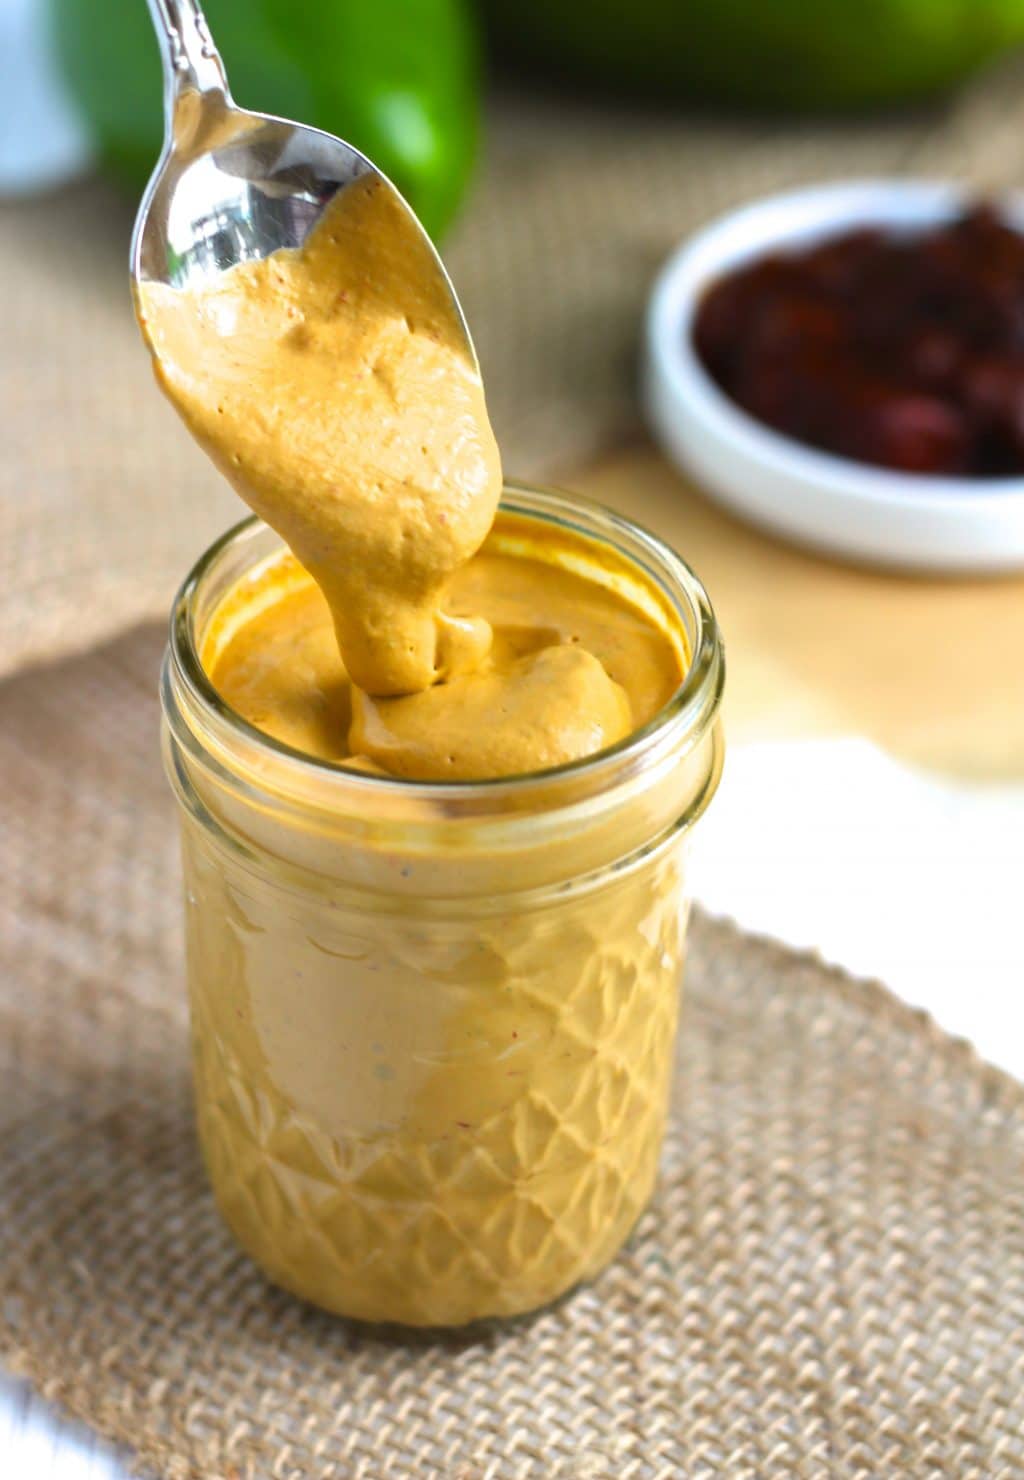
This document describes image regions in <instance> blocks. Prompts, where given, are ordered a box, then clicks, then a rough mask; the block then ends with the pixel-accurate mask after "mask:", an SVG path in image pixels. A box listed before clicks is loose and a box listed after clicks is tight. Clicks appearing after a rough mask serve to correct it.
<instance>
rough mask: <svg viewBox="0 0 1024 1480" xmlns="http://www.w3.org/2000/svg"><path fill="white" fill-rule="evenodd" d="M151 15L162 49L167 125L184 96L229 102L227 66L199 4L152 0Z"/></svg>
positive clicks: (186, 0) (183, 0)
mask: <svg viewBox="0 0 1024 1480" xmlns="http://www.w3.org/2000/svg"><path fill="white" fill-rule="evenodd" d="M149 13H150V15H151V16H152V18H153V26H154V29H155V30H156V37H157V41H158V42H159V45H160V60H161V62H162V63H163V69H164V108H165V112H166V116H167V122H168V124H170V122H171V120H172V118H173V116H174V109H175V105H176V103H177V101H178V98H179V97H180V96H181V94H182V93H184V92H198V93H205V92H219V93H223V94H224V96H225V98H226V97H227V96H228V81H227V76H226V74H225V71H224V63H223V62H222V61H221V59H220V53H219V52H218V51H217V48H216V46H214V44H213V37H212V36H211V35H210V27H209V25H208V23H207V20H206V17H205V15H204V14H203V12H202V8H201V6H200V5H199V0H149Z"/></svg>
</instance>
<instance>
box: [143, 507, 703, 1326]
mask: <svg viewBox="0 0 1024 1480" xmlns="http://www.w3.org/2000/svg"><path fill="white" fill-rule="evenodd" d="M502 507H503V510H505V511H509V512H511V514H512V515H513V516H515V517H514V518H513V519H512V521H511V522H510V523H509V524H508V528H507V529H506V530H505V533H504V535H502V534H501V533H498V534H496V535H492V539H497V540H498V548H501V547H502V541H503V542H504V546H505V548H506V549H507V550H508V551H509V552H513V553H527V552H528V553H530V554H531V555H533V556H534V557H536V556H537V555H538V554H540V555H541V556H542V558H550V559H552V560H555V561H556V562H557V563H561V564H569V565H571V566H572V568H574V569H576V570H577V571H578V572H580V573H583V574H585V575H588V576H589V577H591V578H593V579H595V580H600V581H602V582H604V583H605V584H606V585H609V586H612V587H614V588H615V589H616V590H618V591H619V592H621V593H622V594H625V595H626V596H627V597H628V599H630V600H632V601H633V602H634V603H635V604H636V605H639V606H641V607H642V609H643V610H645V611H646V612H647V614H648V615H649V616H650V617H651V619H652V620H653V621H656V622H657V623H658V624H659V625H660V626H661V627H662V629H663V630H664V631H665V632H666V633H667V634H668V635H669V636H670V637H671V638H672V640H674V641H676V642H677V643H679V644H681V646H682V647H683V648H684V649H685V653H686V655H688V665H687V671H686V677H685V679H684V681H683V683H682V685H681V687H680V688H679V689H678V691H677V692H676V694H675V696H674V697H673V698H672V699H671V700H670V702H669V703H668V704H667V705H666V707H665V708H664V709H663V710H662V711H661V713H660V714H658V715H657V717H656V718H655V719H654V720H652V721H651V723H649V724H647V725H646V726H645V727H644V728H643V729H641V730H639V731H638V732H636V733H634V734H633V735H631V736H629V737H628V738H627V739H626V740H624V741H622V742H620V743H619V744H617V745H615V746H614V747H612V748H611V749H609V750H607V751H604V752H602V753H600V754H598V755H595V756H592V757H590V758H588V759H585V760H582V761H578V762H574V763H572V764H570V765H566V766H563V767H560V768H558V769H556V770H551V771H547V772H540V773H537V774H535V775H529V776H519V777H514V778H512V779H503V780H494V781H486V782H437V783H421V782H411V781H405V780H395V779H391V778H382V777H380V776H376V775H370V774H366V773H360V772H359V771H357V770H353V769H346V768H345V767H344V766H343V765H334V764H330V763H327V762H323V761H319V760H315V759H312V758H310V757H308V756H304V755H302V754H300V753H299V752H297V751H294V750H291V749H289V748H288V747H287V746H285V745H282V744H280V743H278V742H276V741H274V740H272V739H270V738H268V737H267V736H266V735H264V734H262V733H260V732H259V731H257V730H255V729H254V728H252V727H251V726H250V725H248V724H247V723H246V722H245V721H243V720H242V719H241V718H240V717H239V716H238V715H237V714H235V713H233V712H232V711H231V710H229V709H228V708H227V707H226V706H225V705H224V703H223V702H222V701H221V700H220V698H219V697H218V695H217V692H216V691H215V689H214V688H213V686H212V684H211V683H210V681H209V679H208V678H207V676H206V673H205V671H204V668H203V664H202V661H201V657H200V655H201V653H202V652H203V651H204V643H205V642H206V641H207V639H208V636H209V634H210V632H211V630H212V629H211V623H213V622H214V620H215V619H216V616H217V612H218V608H219V607H221V606H222V604H223V602H224V598H225V597H226V595H227V594H228V593H229V592H232V591H235V590H237V588H238V585H239V583H240V582H244V581H247V580H250V581H253V582H254V584H255V582H256V581H257V579H258V576H259V573H260V572H261V570H266V568H267V566H268V564H269V563H270V562H271V561H272V560H273V559H274V558H275V557H276V556H277V555H278V554H279V553H280V550H281V545H280V542H279V540H278V539H277V537H276V536H275V535H274V534H273V533H272V532H271V531H270V530H269V529H268V528H267V527H266V526H265V525H263V524H261V523H259V522H258V521H256V520H249V521H247V522H246V523H245V524H242V525H240V526H239V527H238V528H237V529H235V530H233V531H231V532H230V533H229V534H227V535H225V536H224V538H223V539H221V540H220V541H219V542H218V543H217V544H216V545H214V546H213V547H212V549H210V550H209V551H208V552H207V554H206V555H204V556H203V558H202V559H201V560H200V561H199V563H198V564H197V565H196V567H195V569H194V570H193V571H192V573H191V575H190V576H189V577H188V579H187V581H186V582H185V584H184V586H183V588H182V590H181V593H180V595H179V597H178V599H177V603H176V605H175V609H174V614H173V619H172V625H171V638H170V644H169V648H168V653H167V657H166V660H165V664H164V670H163V677H162V697H163V706H164V716H165V726H164V737H165V759H166V765H167V770H168V774H169V776H170V779H171V782H172V785H173V787H174V790H175V792H176V795H177V797H178V800H179V802H180V804H181V821H182V830H183V856H184V873H185V898H186V935H187V957H188V977H189V990H190V997H191V1010H192V1041H193V1048H194V1066H195V1088H196V1102H197V1112H198V1124H199V1133H200V1139H201V1143H202V1147H203V1152H204V1156H205V1159H206V1164H207V1167H208V1170H209V1175H210V1180H211V1183H212V1186H213V1190H214V1194H215V1196H216V1199H217V1202H218V1204H219V1207H220V1209H221V1212H222V1214H223V1216H224V1218H225V1220H226V1222H227V1223H228V1225H229V1227H230V1228H231V1229H232V1231H233V1233H234V1234H235V1236H236V1238H237V1239H238V1241H239V1243H240V1244H241V1245H242V1247H243V1248H244V1249H246V1250H247V1251H248V1253H249V1254H250V1255H251V1256H252V1257H253V1258H254V1259H255V1260H256V1261H257V1263H258V1264H259V1265H261V1266H262V1268H263V1269H264V1270H265V1272H266V1273H267V1275H269V1277H270V1278H271V1279H272V1280H273V1281H274V1282H275V1283H277V1284H279V1285H282V1286H284V1287H285V1288H286V1289H288V1290H291V1291H294V1292H295V1293H296V1294H298V1295H300V1296H303V1297H304V1298H305V1299H307V1300H310V1301H313V1302H314V1303H316V1304H318V1305H321V1306H324V1307H326V1308H327V1309H329V1310H332V1311H336V1312H339V1313H341V1314H343V1315H347V1316H353V1317H357V1318H360V1319H363V1320H368V1321H397V1322H403V1323H407V1324H410V1325H457V1324H461V1323H463V1322H467V1321H472V1320H475V1319H477V1318H480V1317H484V1316H507V1315H513V1314H517V1313H519V1312H523V1311H528V1310H532V1309H534V1308H536V1307H539V1306H542V1305H544V1304H546V1303H547V1302H549V1301H551V1300H553V1299H554V1298H555V1297H557V1296H558V1295H560V1294H562V1293H563V1292H564V1291H566V1290H568V1289H569V1288H570V1287H571V1286H573V1285H575V1284H576V1283H577V1282H578V1281H580V1280H585V1279H587V1278H589V1277H590V1276H592V1275H594V1274H596V1273H597V1271H598V1270H600V1269H601V1268H602V1266H603V1265H604V1264H605V1263H607V1261H608V1260H609V1259H610V1258H611V1257H612V1256H613V1255H614V1254H615V1252H616V1250H617V1249H618V1248H619V1247H620V1245H621V1244H622V1242H623V1240H624V1239H625V1238H626V1237H627V1235H628V1234H629V1232H630V1230H631V1229H632V1227H633V1225H634V1224H635V1222H636V1220H637V1218H638V1216H639V1215H640V1213H641V1211H642V1209H643V1208H644V1205H645V1203H646V1202H647V1200H648V1197H649V1195H650V1192H651V1188H652V1185H653V1182H654V1178H655V1174H656V1170H657V1163H658V1155H659V1148H660V1144H661V1139H662V1133H663V1128H664V1120H665V1114H666V1107H667V1102H668V1093H669V1082H670V1077H671V1070H672V1064H673V1059H674V1039H675V1032H676V1020H677V1006H678V996H679V976H680V969H681V962H682V954H683V942H684V933H685V927H686V915H687V909H688V895H687V888H686V877H685V860H686V854H687V847H688V842H689V839H690V835H691V832H692V829H693V824H694V822H695V821H696V819H697V818H698V817H699V816H700V814H701V813H702V812H703V810H704V808H705V807H706V806H707V804H708V801H709V800H710V798H711V796H712V794H713V792H714V790H715V787H716V785H717V783H718V778H719V774H720V771H721V763H722V740H721V731H720V726H719V721H718V710H719V703H720V698H721V692H722V682H723V673H724V668H723V655H722V647H721V642H720V639H719V635H718V630H717V627H716V625H715V620H714V616H713V614H712V611H711V607H710V605H709V603H708V600H707V597H706V595H705V593H704V590H703V588H702V587H701V585H700V583H699V582H698V581H697V579H696V578H695V577H694V575H693V574H692V573H691V572H690V570H689V569H688V568H687V567H686V566H685V565H684V564H683V562H682V561H681V560H679V559H678V557H677V556H676V555H675V554H674V553H673V552H672V551H671V550H670V549H668V547H667V546H665V545H664V544H662V543H661V541H659V540H658V539H656V538H655V537H654V536H653V535H650V534H648V533H646V532H645V531H643V530H641V529H639V528H637V527H636V526H634V525H632V524H631V523H629V522H628V521H626V520H624V519H621V518H619V517H618V516H616V515H614V514H612V513H610V512H608V511H607V510H604V509H601V508H599V507H597V506H595V505H591V504H588V503H585V502H584V501H582V500H579V499H576V498H570V497H566V496H562V495H559V494H555V493H551V492H541V491H539V490H535V489H528V488H524V487H521V486H518V485H510V486H509V487H507V488H506V493H505V498H504V500H503V505H502ZM560 535H562V536H566V537H572V538H571V539H568V538H567V539H566V541H565V542H564V543H560V541H559V536H560ZM581 537H582V541H583V543H582V544H581V543H580V538H581ZM531 538H537V539H538V540H539V543H538V545H537V547H536V548H533V546H532V545H531ZM581 551H582V552H583V553H582V554H581ZM591 556H592V559H591ZM584 566H585V567H586V568H585V569H583V567H584Z"/></svg>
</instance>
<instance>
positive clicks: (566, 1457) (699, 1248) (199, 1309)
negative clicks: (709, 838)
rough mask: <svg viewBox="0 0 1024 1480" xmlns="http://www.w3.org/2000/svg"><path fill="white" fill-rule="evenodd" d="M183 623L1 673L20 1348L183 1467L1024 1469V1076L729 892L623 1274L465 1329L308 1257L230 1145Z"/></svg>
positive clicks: (285, 1479)
mask: <svg viewBox="0 0 1024 1480" xmlns="http://www.w3.org/2000/svg"><path fill="white" fill-rule="evenodd" d="M161 642H162V634H161V632H160V630H159V629H156V628H152V627H145V628H142V629H140V630H137V631H133V632H131V633H128V634H125V635H123V636H122V637H120V638H118V639H117V640H115V641H114V642H112V643H111V644H109V645H107V646H105V647H102V648H100V649H98V650H97V651H95V652H93V653H92V654H90V655H87V656H85V657H77V658H66V659H64V660H62V661H60V662H59V663H55V664H53V665H50V666H46V667H42V668H39V669H37V670H34V671H32V672H30V673H26V674H23V675H21V676H19V677H17V678H15V679H13V680H10V681H9V682H8V683H7V684H6V685H5V686H3V688H2V689H0V774H2V775H3V776H4V778H5V783H6V796H5V807H4V809H3V814H2V816H0V847H2V854H0V856H2V857H3V859H4V872H5V888H4V890H3V892H2V894H0V1015H2V1026H0V1117H2V1119H0V1132H2V1135H0V1333H2V1347H0V1355H2V1359H3V1360H4V1361H6V1362H9V1363H14V1364H15V1365H16V1366H17V1367H18V1368H20V1369H21V1370H23V1371H24V1372H27V1373H28V1374H30V1375H31V1376H32V1377H33V1378H34V1379H35V1381H36V1382H37V1383H38V1384H39V1386H40V1387H41V1388H42V1390H43V1391H44V1392H45V1393H47V1394H49V1395H51V1396H52V1397H54V1398H56V1399H59V1400H61V1401H62V1402H63V1403H64V1404H66V1405H67V1406H68V1407H69V1408H70V1409H71V1410H72V1411H73V1412H75V1413H76V1414H78V1415H80V1416H82V1417H83V1418H85V1419H86V1420H87V1421H89V1422H90V1423H92V1424H93V1425H95V1426H96V1427H97V1428H98V1429H99V1430H101V1431H102V1432H103V1433H104V1434H106V1435H108V1436H110V1437H112V1438H113V1439H116V1440H118V1441H120V1442H122V1443H124V1444H125V1445H127V1446H129V1447H130V1449H131V1450H132V1451H133V1453H134V1454H135V1455H136V1456H137V1459H138V1462H139V1464H140V1465H143V1466H146V1467H148V1469H149V1470H150V1471H151V1472H153V1473H155V1474H157V1475H160V1476H166V1477H170V1480H183V1477H191V1476H197V1477H203V1480H241V1477H259V1480H264V1477H266V1480H300V1477H301V1480H357V1477H358V1480H409V1477H420V1476H422V1477H427V1480H430V1477H444V1480H548V1477H551V1480H585V1477H586V1480H612V1477H615V1480H640V1477H644V1480H647V1477H651V1480H654V1477H658V1480H679V1477H686V1480H710V1477H715V1480H719V1477H727V1480H783V1477H787V1480H788V1477H793V1476H799V1477H802V1480H825V1477H828V1480H836V1477H843V1480H847V1477H849V1480H853V1477H859V1480H877V1477H886V1480H892V1477H903V1476H913V1477H921V1480H925V1477H928V1480H930V1477H935V1480H939V1477H943V1480H947V1477H951V1476H956V1477H959V1480H996V1477H1001V1476H1020V1475H1024V1175H1022V1173H1024V1089H1021V1088H1020V1087H1019V1086H1018V1085H1016V1084H1015V1083H1014V1082H1013V1081H1011V1080H1010V1079H1009V1078H1007V1077H1006V1076H1004V1075H1001V1074H999V1073H998V1072H996V1071H994V1070H992V1069H988V1068H986V1067H984V1066H983V1065H982V1064H981V1063H980V1062H979V1061H978V1060H977V1059H976V1058H975V1057H974V1056H973V1054H972V1052H971V1050H970V1049H968V1048H967V1047H966V1046H965V1045H963V1044H960V1043H955V1042H953V1041H951V1040H950V1039H948V1038H947V1037H945V1036H944V1035H943V1034H942V1033H941V1032H939V1031H938V1030H937V1029H936V1028H935V1027H934V1026H933V1025H932V1024H931V1023H930V1022H929V1021H928V1020H927V1019H926V1018H925V1017H924V1016H923V1015H921V1014H918V1013H914V1012H911V1011H910V1010H909V1009H907V1008H906V1007H904V1006H902V1005H900V1004H899V1003H898V1002H897V1001H896V1000H895V999H893V998H892V997H891V996H889V995H888V994H887V993H886V992H885V991H883V990H882V989H881V988H879V987H876V986H871V985H865V984H862V983H858V982H855V981H852V980H849V979H848V978H846V977H844V976H843V975H841V974H840V973H838V972H836V971H834V970H831V969H828V968H826V967H824V966H823V965H821V964H820V962H818V961H817V960H815V959H813V958H811V957H807V956H797V955H793V954H790V953H789V952H788V951H786V950H784V949H782V948H780V947H778V946H776V945H773V944H769V943H766V942H764V941H758V940H752V939H750V938H747V937H744V936H742V935H740V934H739V933H738V932H736V931H735V930H733V929H732V928H730V927H728V926H725V925H720V924H715V923H711V922H709V921H708V920H706V919H700V918H699V919H698V920H697V921H696V922H695V925H694V929H693V945H692V952H691V959H690V962H689V966H688V972H687V986H686V992H685V998H684V1013H683V1028H682V1033H681V1037H680V1057H679V1066H678V1074H677V1081H676V1089H675V1103H674V1111H673V1117H672V1122H671V1128H670V1132H669V1137H668V1143H667V1147H666V1151H665V1157H664V1165H663V1175H662V1180H661V1185H660V1190H659V1192H658V1194H657V1197H656V1200H655V1202H654V1205H653V1207H652V1208H651V1210H650V1212H649V1213H648V1214H647V1215H646V1216H645V1217H644V1219H643V1222H642V1225H641V1227H640V1229H639V1231H638V1233H637V1235H636V1236H635V1238H634V1240H633V1241H632V1243H631V1245H630V1246H629V1247H628V1249H627V1250H626V1251H625V1252H624V1253H623V1254H622V1255H621V1256H620V1257H619V1258H618V1259H617V1260H616V1261H615V1263H614V1264H613V1265H612V1266H611V1267H610V1268H609V1269H608V1270H607V1272H606V1273H605V1274H604V1275H603V1276H601V1278H600V1279H598V1281H597V1282H596V1283H595V1284H594V1285H593V1286H592V1287H590V1288H587V1289H583V1290H580V1291H578V1292H577V1293H576V1294H575V1295H574V1296H572V1297H571V1298H570V1299H568V1300H566V1301H564V1302H563V1303H562V1304H561V1305H559V1306H558V1307H557V1308H555V1309H553V1310H550V1311H547V1312H545V1313H542V1314H541V1315H539V1316H538V1317H537V1318H535V1319H530V1320H523V1321H520V1322H518V1323H514V1324H510V1325H507V1326H504V1327H494V1328H486V1329H483V1330H481V1331H478V1332H471V1333H468V1334H465V1333H464V1334H461V1335H452V1336H447V1337H444V1336H442V1337H431V1336H412V1337H410V1336H402V1335H401V1334H400V1333H396V1332H383V1333H375V1332H369V1331H365V1330H359V1329H356V1328H355V1327H353V1326H351V1325H349V1324H347V1323H345V1322H342V1321H338V1320H334V1319H331V1318H329V1317H326V1316H324V1315H321V1314H318V1313H317V1312H315V1311H313V1310H311V1309H308V1308H306V1307H304V1306H302V1305H300V1304H299V1303H298V1302H296V1301H294V1300H292V1299H291V1298H290V1297H288V1296H286V1295H284V1294H281V1293H279V1292H277V1291H275V1290H273V1289H272V1288H270V1287H269V1286H268V1285H267V1284H266V1283H265V1282H264V1280H263V1279H262V1278H261V1276H260V1275H259V1274H258V1273H257V1272H256V1270H255V1269H254V1268H253V1267H252V1266H251V1265H250V1264H249V1262H248V1261H247V1260H246V1259H245V1257H244V1256H242V1255H241V1254H239V1253H238V1252H237V1251H236V1250H235V1248H234V1246H233V1245H232V1243H231V1240H230V1238H229V1236H228V1235H227V1234H226V1232H225V1231H224V1230H223V1228H222V1227H221V1225H220V1222H219V1220H218V1217H217V1215H216V1213H215V1211H214V1208H213V1205H212V1201H211V1198H210V1195H209V1193H208V1192H207V1189H206V1186H205V1184H204V1179H203V1175H202V1171H201V1168H200V1165H199V1162H198V1158H197V1153H196V1149H195V1143H194V1136H193V1125H192V1117H191V1110H190V1096H189V1076H188V1063H187V1025H186V1019H185V1008H184V993H183V989H182V983H181V978H182V963H181V960H180V948H179V934H180V921H179V907H178V868H177V858H176V851H177V849H176V837H175V825H174V818H173V815H172V804H171V800H170V797H169V793H168V791H167V788H166V786H165V784H164V781H163V778H162V777H161V775H160V774H159V767H158V763H157V759H156V740H157V736H156V729H157V720H156V705H155V701H154V699H153V697H152V696H153V690H154V682H155V677H156V668H157V662H158V656H159V650H160V647H161ZM964 987H965V990H970V983H969V982H965V984H964Z"/></svg>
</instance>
